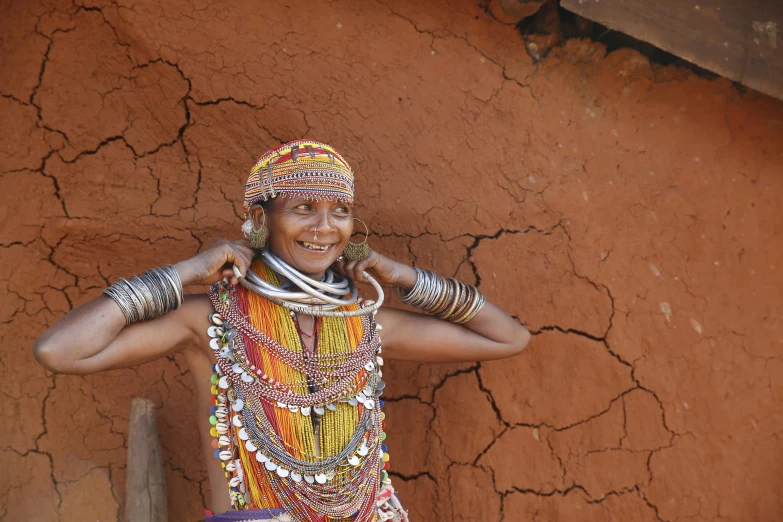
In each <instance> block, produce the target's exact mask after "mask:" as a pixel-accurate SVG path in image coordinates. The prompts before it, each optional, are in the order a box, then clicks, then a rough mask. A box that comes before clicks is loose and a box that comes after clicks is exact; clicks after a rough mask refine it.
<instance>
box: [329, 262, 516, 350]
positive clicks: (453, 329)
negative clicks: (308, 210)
mask: <svg viewBox="0 0 783 522" xmlns="http://www.w3.org/2000/svg"><path fill="white" fill-rule="evenodd" d="M338 268H339V269H340V270H341V271H342V272H343V273H345V274H347V275H348V276H350V277H351V278H352V279H354V280H361V278H362V275H361V274H362V272H363V271H364V270H370V271H372V273H373V274H375V275H376V277H377V278H378V280H379V281H380V282H381V283H382V284H387V285H394V286H397V287H400V288H402V289H404V290H411V289H412V288H414V286H415V285H416V282H417V279H418V273H417V272H416V270H415V269H413V268H411V267H409V266H406V265H403V264H401V263H398V262H396V261H393V260H391V259H389V258H387V257H385V256H383V255H381V254H379V253H377V252H374V251H371V252H370V256H369V257H368V258H366V259H364V260H362V261H358V262H357V261H354V262H349V263H343V262H340V263H339V264H338ZM377 319H378V323H379V324H380V325H381V326H382V327H383V331H382V335H381V337H382V339H383V353H384V355H385V356H386V357H387V358H389V359H400V360H407V361H422V362H462V361H485V360H490V359H503V358H505V357H511V356H513V355H516V354H518V353H519V352H521V351H522V350H524V349H525V347H526V346H527V344H528V342H529V341H530V332H528V330H527V328H525V327H524V326H522V325H521V324H519V322H518V321H517V320H515V319H514V318H513V317H511V316H509V315H508V314H507V313H506V312H504V311H503V310H502V309H500V308H499V307H497V306H495V305H494V304H492V303H486V304H484V305H483V306H482V307H481V308H480V310H479V311H478V313H476V314H475V315H474V316H473V317H472V318H470V319H469V320H468V321H467V322H465V323H464V324H455V323H451V322H448V321H444V320H442V319H438V318H437V317H434V316H432V315H425V314H420V313H415V312H407V311H404V310H396V309H393V308H385V307H384V308H381V309H380V310H378V315H377Z"/></svg>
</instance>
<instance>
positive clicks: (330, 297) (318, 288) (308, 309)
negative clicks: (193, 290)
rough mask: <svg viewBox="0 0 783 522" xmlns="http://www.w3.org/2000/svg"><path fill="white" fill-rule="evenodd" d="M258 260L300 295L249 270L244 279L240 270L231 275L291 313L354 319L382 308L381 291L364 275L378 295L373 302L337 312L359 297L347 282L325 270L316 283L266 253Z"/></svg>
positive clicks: (382, 296) (249, 288)
mask: <svg viewBox="0 0 783 522" xmlns="http://www.w3.org/2000/svg"><path fill="white" fill-rule="evenodd" d="M261 258H262V259H263V261H264V264H266V266H268V267H269V268H271V269H272V271H273V272H275V273H276V274H278V275H280V276H283V277H284V278H285V279H287V280H288V281H290V282H291V283H292V284H293V285H294V286H296V287H297V288H298V289H299V290H301V291H299V292H297V291H292V290H287V289H285V288H280V287H277V286H274V285H273V284H271V283H269V282H267V281H264V280H263V279H262V278H260V277H259V276H258V275H257V274H255V273H254V272H253V270H251V269H250V268H248V269H247V275H245V276H244V277H243V276H242V273H241V272H240V271H239V268H237V266H236V265H234V275H235V276H236V278H237V280H238V281H239V284H240V285H242V286H243V287H245V288H247V289H248V290H250V291H251V292H253V293H256V294H258V295H260V296H262V297H264V298H266V299H268V300H270V301H272V302H273V303H276V304H278V305H280V306H282V307H284V308H287V309H289V310H291V311H293V312H298V313H301V314H305V315H313V316H317V317H356V316H360V315H368V314H371V313H374V312H375V311H376V310H378V308H380V307H381V305H382V304H383V298H384V295H383V289H382V288H381V285H379V284H378V282H377V281H376V280H375V279H374V278H373V277H372V276H370V275H369V274H368V273H367V272H363V274H364V275H365V277H366V278H367V281H368V282H369V283H370V284H371V285H372V286H373V288H374V289H375V291H376V293H377V294H378V297H377V299H376V301H375V302H374V303H372V304H371V305H370V306H365V307H362V308H359V309H358V310H348V311H343V310H338V308H340V307H343V306H350V305H352V304H354V303H355V302H356V301H357V297H358V291H357V289H356V286H355V285H354V284H353V281H351V280H350V279H349V278H347V277H339V276H337V275H336V274H335V273H334V271H333V270H332V269H331V268H329V269H327V270H326V273H325V274H324V278H323V280H322V281H316V280H315V279H312V278H310V277H307V276H306V275H304V274H303V273H301V272H300V271H298V270H297V269H295V268H294V267H292V266H291V265H289V264H288V263H286V262H285V261H283V260H282V259H280V258H279V257H277V256H276V255H274V254H273V253H271V252H269V251H268V250H264V251H262V252H261ZM348 293H350V297H348V298H345V295H347V294H348Z"/></svg>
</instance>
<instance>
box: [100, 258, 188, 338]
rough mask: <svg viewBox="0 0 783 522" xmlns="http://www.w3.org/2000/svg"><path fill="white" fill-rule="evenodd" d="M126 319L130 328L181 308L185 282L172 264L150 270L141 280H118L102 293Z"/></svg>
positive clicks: (133, 277) (135, 278)
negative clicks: (118, 308) (183, 283)
mask: <svg viewBox="0 0 783 522" xmlns="http://www.w3.org/2000/svg"><path fill="white" fill-rule="evenodd" d="M103 293H104V294H106V295H108V296H109V297H111V298H112V299H114V302H115V303H117V306H119V307H120V310H122V313H123V315H124V316H125V324H126V325H129V324H132V323H136V322H138V321H144V320H146V319H154V318H155V317H159V316H161V315H163V314H165V313H167V312H170V311H171V310H174V309H176V308H179V307H180V305H182V296H183V292H182V281H181V280H180V278H179V274H178V273H177V271H176V270H175V269H174V267H173V266H172V265H166V266H164V267H161V268H153V269H151V270H147V271H146V272H144V274H142V276H141V277H137V276H132V277H131V278H130V280H127V279H122V278H120V280H119V281H117V282H116V283H114V284H113V285H111V286H110V287H108V288H106V289H105V290H104V291H103Z"/></svg>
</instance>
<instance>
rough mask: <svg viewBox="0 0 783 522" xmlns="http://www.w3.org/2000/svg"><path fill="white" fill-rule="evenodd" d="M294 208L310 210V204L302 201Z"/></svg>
mask: <svg viewBox="0 0 783 522" xmlns="http://www.w3.org/2000/svg"><path fill="white" fill-rule="evenodd" d="M296 209H297V210H310V205H308V204H307V203H303V204H302V205H299V206H298V207H296Z"/></svg>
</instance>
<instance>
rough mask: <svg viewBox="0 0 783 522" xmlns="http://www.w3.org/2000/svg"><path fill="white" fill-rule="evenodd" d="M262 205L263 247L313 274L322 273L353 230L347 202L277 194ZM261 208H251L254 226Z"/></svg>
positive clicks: (319, 275)
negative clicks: (264, 233) (264, 212)
mask: <svg viewBox="0 0 783 522" xmlns="http://www.w3.org/2000/svg"><path fill="white" fill-rule="evenodd" d="M265 207H266V226H267V228H268V229H269V238H268V239H267V248H268V249H269V250H270V251H271V252H272V253H273V254H275V255H277V256H278V257H280V258H281V259H282V260H283V261H285V262H286V263H288V264H289V265H291V266H293V267H294V268H296V269H297V270H299V271H300V272H303V273H304V274H306V275H308V276H310V277H313V278H320V277H321V276H323V274H324V272H325V271H326V269H327V268H329V266H330V265H331V264H332V263H334V262H335V260H336V259H337V257H338V256H339V255H340V254H341V253H342V251H343V248H345V245H346V243H347V242H348V241H349V239H350V237H351V234H352V233H353V209H352V207H351V205H349V204H348V203H344V202H340V201H314V200H311V199H306V198H301V197H298V198H283V197H277V198H274V199H272V200H271V201H270V202H269V203H268V204H266V205H265ZM261 210H262V209H261V208H260V207H258V206H254V207H253V209H252V211H251V212H252V217H253V219H254V221H255V223H256V226H259V225H260V224H261V223H262V222H263V214H262V213H261ZM316 227H318V234H317V236H316V233H315V231H316Z"/></svg>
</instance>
